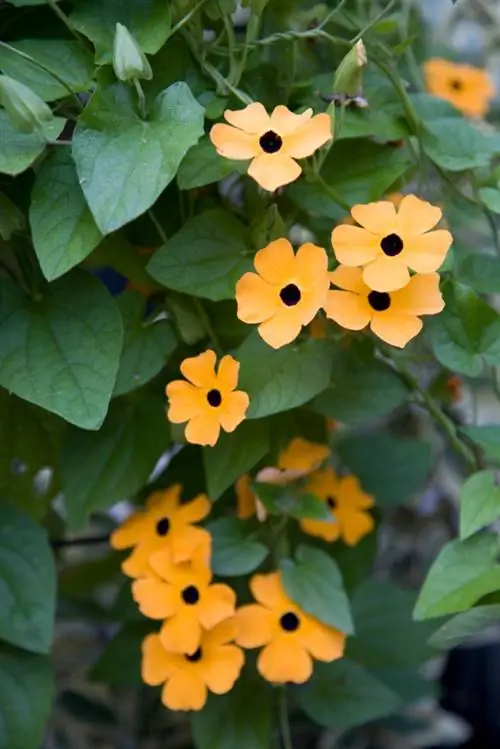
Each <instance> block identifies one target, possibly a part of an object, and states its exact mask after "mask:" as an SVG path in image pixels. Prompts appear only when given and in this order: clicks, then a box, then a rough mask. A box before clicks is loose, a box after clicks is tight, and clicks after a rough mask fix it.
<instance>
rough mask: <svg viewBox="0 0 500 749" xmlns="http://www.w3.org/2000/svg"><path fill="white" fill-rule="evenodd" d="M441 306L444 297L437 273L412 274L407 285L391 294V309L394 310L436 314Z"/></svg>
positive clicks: (442, 305)
mask: <svg viewBox="0 0 500 749" xmlns="http://www.w3.org/2000/svg"><path fill="white" fill-rule="evenodd" d="M443 308H444V299H443V296H442V294H441V291H440V289H439V275H438V274H437V273H428V274H422V275H418V276H413V277H412V279H411V281H410V283H409V284H408V286H405V288H404V289H400V290H399V291H395V292H393V293H392V294H391V310H392V311H394V312H406V313H408V314H410V315H436V314H437V313H438V312H441V310H442V309H443Z"/></svg>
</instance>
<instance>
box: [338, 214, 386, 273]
mask: <svg viewBox="0 0 500 749" xmlns="http://www.w3.org/2000/svg"><path fill="white" fill-rule="evenodd" d="M331 239H332V247H333V251H334V253H335V257H336V258H337V260H338V261H339V263H342V264H343V265H350V266H357V265H365V264H366V263H370V262H371V261H372V260H375V258H376V257H377V256H378V255H379V254H380V253H381V249H380V237H377V236H375V234H371V233H370V232H368V231H366V229H360V228H359V226H349V225H347V224H341V225H340V226H336V227H335V229H334V230H333V231H332V238H331Z"/></svg>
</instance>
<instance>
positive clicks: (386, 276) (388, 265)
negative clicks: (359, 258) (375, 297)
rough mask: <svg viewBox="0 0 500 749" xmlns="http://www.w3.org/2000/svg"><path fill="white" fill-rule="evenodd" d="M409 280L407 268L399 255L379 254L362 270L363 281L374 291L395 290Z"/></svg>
mask: <svg viewBox="0 0 500 749" xmlns="http://www.w3.org/2000/svg"><path fill="white" fill-rule="evenodd" d="M409 280H410V274H409V273H408V268H407V267H406V263H405V262H404V260H402V259H401V257H388V256H387V255H380V256H379V257H378V258H377V259H376V260H374V261H373V263H370V264H369V265H367V266H366V268H365V269H364V270H363V281H364V282H365V284H366V285H367V286H369V287H370V289H373V290H374V291H396V289H402V288H403V286H406V285H407V283H408V282H409Z"/></svg>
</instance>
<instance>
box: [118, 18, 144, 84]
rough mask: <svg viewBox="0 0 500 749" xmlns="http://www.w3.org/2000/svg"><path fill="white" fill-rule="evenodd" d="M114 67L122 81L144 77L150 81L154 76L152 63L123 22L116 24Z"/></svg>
mask: <svg viewBox="0 0 500 749" xmlns="http://www.w3.org/2000/svg"><path fill="white" fill-rule="evenodd" d="M113 69H114V71H115V74H116V77H117V78H118V79H119V80H120V81H124V82H127V81H132V80H134V78H135V79H139V78H144V79H146V80H147V81H150V80H151V78H152V77H153V71H152V70H151V65H150V64H149V62H148V59H147V57H146V55H145V54H144V52H143V51H142V49H141V47H140V46H139V43H138V42H137V40H136V39H135V38H134V37H133V36H132V34H131V33H130V31H129V30H128V29H127V27H126V26H124V25H123V24H122V23H117V24H116V31H115V39H114V42H113Z"/></svg>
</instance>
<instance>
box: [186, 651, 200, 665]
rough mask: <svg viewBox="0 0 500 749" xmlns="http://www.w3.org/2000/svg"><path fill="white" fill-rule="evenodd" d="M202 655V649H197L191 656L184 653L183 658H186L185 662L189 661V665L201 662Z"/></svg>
mask: <svg viewBox="0 0 500 749" xmlns="http://www.w3.org/2000/svg"><path fill="white" fill-rule="evenodd" d="M202 655H203V651H202V649H201V648H198V650H195V651H194V653H191V655H189V654H188V653H186V655H185V656H184V657H185V658H186V660H188V661H191V663H197V662H198V661H199V660H201V656H202Z"/></svg>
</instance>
